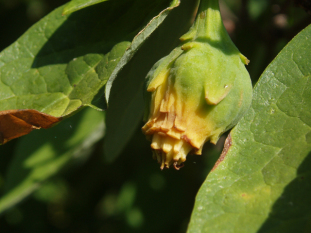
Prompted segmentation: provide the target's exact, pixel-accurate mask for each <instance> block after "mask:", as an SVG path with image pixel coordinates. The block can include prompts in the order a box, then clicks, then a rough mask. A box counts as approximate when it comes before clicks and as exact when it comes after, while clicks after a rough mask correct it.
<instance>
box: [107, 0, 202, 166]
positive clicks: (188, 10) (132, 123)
mask: <svg viewBox="0 0 311 233" xmlns="http://www.w3.org/2000/svg"><path fill="white" fill-rule="evenodd" d="M175 2H176V1H175ZM197 4H198V1H193V0H184V1H182V2H181V4H180V6H178V7H176V8H174V9H173V8H171V9H169V10H172V12H171V13H170V14H169V16H168V17H167V18H166V19H165V21H164V22H163V23H162V24H161V25H160V26H159V28H158V29H157V30H156V31H155V32H154V33H153V34H152V35H151V36H150V38H149V39H147V40H146V41H145V42H144V44H143V45H142V46H141V47H140V45H139V44H141V42H140V41H141V40H143V39H145V37H146V35H150V32H149V31H148V30H149V29H148V28H147V29H148V30H147V29H145V30H144V31H142V32H141V33H140V34H139V35H138V36H136V37H135V39H134V41H133V43H132V46H131V47H130V48H129V49H128V50H127V51H126V52H125V54H124V56H123V57H122V58H121V60H120V63H119V64H118V65H117V68H118V67H119V68H120V69H121V68H122V66H124V68H123V70H122V71H121V72H120V73H119V74H118V76H116V74H115V73H112V75H111V76H110V78H109V80H108V82H107V85H106V93H105V94H106V99H107V101H109V102H108V106H109V107H108V109H107V120H106V123H107V137H106V138H105V142H104V151H105V157H106V159H107V160H110V161H111V160H113V159H114V158H116V157H117V156H118V155H119V154H120V152H121V151H122V149H123V148H124V146H125V145H126V143H127V142H128V140H129V139H130V137H131V136H132V134H133V133H134V131H135V130H136V129H137V127H138V125H139V124H140V123H142V115H143V112H144V101H143V89H144V81H145V77H146V75H147V73H148V71H149V70H150V69H151V67H152V66H153V64H154V63H155V62H157V61H158V60H159V59H160V58H162V57H164V56H166V55H167V54H169V53H170V51H171V50H172V49H174V48H175V47H176V46H177V45H178V44H179V39H178V38H179V37H180V36H182V35H183V34H184V33H185V32H186V31H187V30H188V29H189V27H190V26H191V24H192V20H193V18H194V15H195V10H196V9H197ZM172 6H177V5H176V3H175V5H172ZM167 13H168V12H163V14H165V15H167ZM163 17H164V16H158V17H157V18H154V19H153V21H152V23H154V24H155V25H157V24H159V22H162V21H163V20H164V18H163ZM155 25H154V26H153V27H155ZM150 27H151V26H150ZM139 47H140V49H139V51H138V52H137V53H136V54H135V56H133V54H134V52H135V51H136V50H137V49H138V48H139ZM132 56H133V59H132V60H131V61H130V62H129V63H128V64H126V65H125V63H124V61H126V60H127V59H128V58H129V57H132Z"/></svg>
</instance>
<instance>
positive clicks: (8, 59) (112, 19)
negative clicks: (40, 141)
mask: <svg viewBox="0 0 311 233" xmlns="http://www.w3.org/2000/svg"><path fill="white" fill-rule="evenodd" d="M169 2H170V1H169V0H156V1H154V0H146V1H141V0H119V1H107V2H103V3H101V4H96V5H95V6H90V7H87V8H84V9H83V10H80V11H77V12H75V13H73V14H70V15H67V16H62V15H61V12H62V11H63V9H64V7H60V8H58V9H56V10H55V11H53V12H52V13H50V14H49V15H48V16H46V17H45V18H44V19H42V20H41V21H39V22H38V23H36V24H35V25H34V26H33V27H31V28H30V29H29V30H28V31H27V32H26V33H25V34H24V35H23V36H22V37H21V38H19V39H18V40H17V41H16V42H15V43H14V44H12V45H11V46H9V47H8V48H7V49H5V50H4V51H3V52H2V53H1V54H0V113H1V112H3V111H6V110H12V109H13V110H15V109H33V110H37V111H39V112H40V113H45V114H49V115H52V116H53V117H64V116H68V115H71V114H73V113H75V112H76V111H77V110H78V109H79V108H81V107H85V106H91V107H94V108H96V109H98V108H101V109H103V108H104V107H105V101H104V99H103V98H101V97H102V96H103V94H104V93H103V92H104V88H103V86H104V85H105V84H106V82H107V80H108V79H109V77H110V76H111V77H113V78H114V77H116V75H117V74H118V72H119V71H120V70H121V69H122V68H123V66H124V65H125V64H126V63H127V62H128V61H129V60H130V59H131V58H132V56H133V55H134V54H135V53H136V52H137V50H138V49H139V47H140V46H141V45H142V44H143V43H144V42H145V40H146V39H147V38H148V37H149V36H150V35H151V33H152V32H153V31H154V30H155V29H156V28H157V27H158V26H159V25H160V24H161V23H162V22H163V20H164V19H165V18H166V17H167V15H168V13H169V11H170V10H171V9H172V7H176V6H177V5H178V0H175V1H173V2H172V3H171V4H169ZM163 9H165V10H163ZM155 15H157V16H156V17H154V16H155ZM144 25H147V26H146V27H145V28H144V27H143V26H144ZM136 35H137V36H136ZM132 40H133V42H132V43H131V42H130V41H132ZM125 51H126V53H125ZM35 126H36V127H40V125H35Z"/></svg>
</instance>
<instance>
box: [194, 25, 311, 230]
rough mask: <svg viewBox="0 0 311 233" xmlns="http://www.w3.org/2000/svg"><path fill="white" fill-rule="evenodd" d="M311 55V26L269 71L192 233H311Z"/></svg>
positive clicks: (208, 184) (204, 194)
mask: <svg viewBox="0 0 311 233" xmlns="http://www.w3.org/2000/svg"><path fill="white" fill-rule="evenodd" d="M310 53H311V26H309V27H307V28H306V29H305V30H303V31H302V32H301V33H300V34H299V35H298V36H296V37H295V38H294V39H293V40H292V41H291V42H290V43H289V44H288V45H287V46H286V47H285V48H284V49H283V50H282V52H281V53H280V54H279V55H278V56H277V57H276V58H275V60H274V61H273V62H272V63H271V64H270V65H269V66H268V68H267V69H266V70H265V71H264V73H263V74H262V76H261V78H260V80H259V82H258V84H257V85H256V87H255V89H254V96H253V103H252V106H251V108H250V110H249V112H248V114H247V115H246V116H245V117H244V118H243V119H242V120H241V121H240V122H239V124H238V125H237V126H236V127H235V128H234V130H233V131H232V132H231V139H232V140H231V143H229V142H228V141H227V142H228V143H227V145H228V147H227V149H228V151H227V153H224V154H223V156H222V159H223V161H222V162H220V163H219V164H218V166H217V167H216V168H215V169H214V170H213V171H212V172H211V173H210V174H209V175H208V177H207V179H206V181H205V182H204V184H203V185H202V187H201V189H200V191H199V193H198V195H197V197H196V203H195V207H194V211H193V213H192V217H191V221H190V225H189V229H188V232H195V233H197V232H217V233H222V232H223V233H231V232H232V233H243V232H245V233H255V232H262V233H275V232H282V233H294V232H311V225H310V222H311V209H310V206H311V195H310V193H311V173H310V166H311V153H310V151H311V57H310ZM228 140H229V139H228ZM230 145H231V146H230Z"/></svg>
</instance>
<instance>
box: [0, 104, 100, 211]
mask: <svg viewBox="0 0 311 233" xmlns="http://www.w3.org/2000/svg"><path fill="white" fill-rule="evenodd" d="M104 130H105V125H104V113H103V112H99V111H96V110H93V109H91V108H87V109H85V110H83V111H81V112H80V113H78V114H77V115H75V116H73V117H71V118H68V119H66V120H64V121H63V122H61V123H60V124H58V125H57V126H55V127H53V128H51V129H48V130H40V131H34V132H32V133H31V134H29V135H27V136H26V137H24V138H22V139H20V141H19V142H18V143H17V145H16V149H15V152H14V157H13V160H12V162H11V164H10V165H9V168H8V172H7V175H6V177H5V178H6V179H5V186H4V189H5V191H4V194H3V195H2V197H1V198H0V213H1V212H3V211H5V210H7V209H8V208H10V207H12V206H13V205H15V204H16V203H18V202H20V201H21V200H22V199H24V198H25V197H27V196H29V195H30V194H31V193H32V192H34V191H35V190H36V189H37V188H38V187H39V186H40V185H41V183H42V182H43V181H45V180H47V179H48V178H50V177H52V176H54V175H55V174H57V173H58V172H59V171H60V170H61V169H62V168H63V167H64V166H65V165H66V164H68V162H69V161H73V160H74V161H81V159H85V158H86V156H87V155H88V154H90V152H91V151H92V146H93V144H94V143H95V142H97V141H98V140H99V139H101V138H102V137H103V135H104Z"/></svg>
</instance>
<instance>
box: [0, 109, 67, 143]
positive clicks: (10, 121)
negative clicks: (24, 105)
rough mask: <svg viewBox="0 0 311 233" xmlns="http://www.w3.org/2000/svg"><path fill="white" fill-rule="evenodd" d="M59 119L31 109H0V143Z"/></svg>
mask: <svg viewBox="0 0 311 233" xmlns="http://www.w3.org/2000/svg"><path fill="white" fill-rule="evenodd" d="M61 119H62V118H61V117H59V118H58V117H53V116H51V115H48V114H45V113H42V112H39V111H37V110H32V109H24V110H6V111H0V144H4V143H7V142H8V141H10V140H12V139H14V138H18V137H21V136H23V135H26V134H28V133H30V132H31V131H32V130H33V129H40V128H44V129H47V128H50V127H51V126H53V125H54V124H56V123H57V122H59V121H60V120H61Z"/></svg>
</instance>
